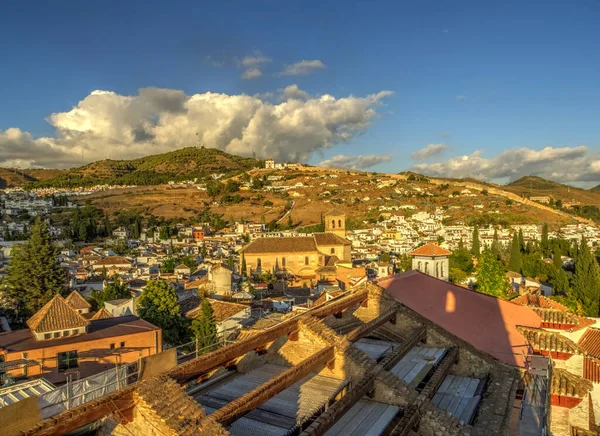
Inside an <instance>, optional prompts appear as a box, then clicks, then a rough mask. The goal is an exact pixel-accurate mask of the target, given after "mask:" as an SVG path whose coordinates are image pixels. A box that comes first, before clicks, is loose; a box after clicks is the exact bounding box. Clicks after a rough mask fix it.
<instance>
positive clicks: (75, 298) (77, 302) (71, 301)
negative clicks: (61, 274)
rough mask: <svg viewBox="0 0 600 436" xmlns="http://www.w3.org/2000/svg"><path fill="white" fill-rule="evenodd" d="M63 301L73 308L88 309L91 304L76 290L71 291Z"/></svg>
mask: <svg viewBox="0 0 600 436" xmlns="http://www.w3.org/2000/svg"><path fill="white" fill-rule="evenodd" d="M65 301H66V302H67V304H68V305H69V306H71V307H72V308H73V309H89V308H90V307H92V305H91V304H90V303H88V302H87V301H86V300H85V298H83V297H82V296H81V294H80V293H79V292H77V291H73V292H71V293H70V294H69V296H68V297H67V298H65Z"/></svg>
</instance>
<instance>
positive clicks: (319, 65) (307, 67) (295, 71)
mask: <svg viewBox="0 0 600 436" xmlns="http://www.w3.org/2000/svg"><path fill="white" fill-rule="evenodd" d="M323 68H326V67H325V64H324V63H323V62H322V61H320V60H318V59H315V60H311V61H307V60H302V61H300V62H296V63H295V64H290V65H286V66H285V68H284V69H283V71H282V72H281V73H279V75H280V76H305V75H307V74H310V73H312V72H313V71H314V70H320V69H323Z"/></svg>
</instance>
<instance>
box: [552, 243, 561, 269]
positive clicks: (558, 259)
mask: <svg viewBox="0 0 600 436" xmlns="http://www.w3.org/2000/svg"><path fill="white" fill-rule="evenodd" d="M552 263H553V264H554V266H555V267H556V269H562V260H561V254H560V247H559V246H558V245H555V246H554V253H553V254H552Z"/></svg>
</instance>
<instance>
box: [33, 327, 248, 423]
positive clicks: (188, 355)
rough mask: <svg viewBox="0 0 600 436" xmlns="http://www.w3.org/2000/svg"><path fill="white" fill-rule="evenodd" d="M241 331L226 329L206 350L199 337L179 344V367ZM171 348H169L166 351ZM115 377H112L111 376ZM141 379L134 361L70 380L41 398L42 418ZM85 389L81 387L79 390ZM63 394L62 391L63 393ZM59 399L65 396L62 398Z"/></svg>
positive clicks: (177, 347)
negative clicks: (104, 380) (91, 385)
mask: <svg viewBox="0 0 600 436" xmlns="http://www.w3.org/2000/svg"><path fill="white" fill-rule="evenodd" d="M239 330H240V329H239V328H231V329H226V330H223V331H222V332H219V333H217V335H216V337H215V338H214V340H215V342H214V343H212V344H209V345H206V346H203V347H200V346H199V345H200V344H201V343H204V340H205V339H206V338H197V339H195V340H193V341H190V342H188V343H185V344H182V345H178V346H176V347H171V348H176V349H177V364H178V365H179V364H182V363H184V362H186V361H188V360H191V359H194V358H197V357H199V356H201V355H202V354H205V353H208V352H211V351H214V350H216V349H218V348H221V347H224V346H226V345H229V344H231V343H233V342H234V340H233V339H230V338H233V337H234V336H235V334H236V333H237V332H239ZM167 349H168V348H167ZM113 374H114V375H115V376H112V377H111V375H113ZM139 376H140V362H139V361H138V362H133V363H128V364H122V365H117V366H115V369H111V370H108V371H104V372H101V373H99V374H95V375H93V376H90V377H87V378H85V379H81V380H77V381H71V380H70V378H68V379H67V383H66V384H65V385H64V386H61V387H59V388H57V389H55V390H52V391H50V392H47V393H45V394H43V395H40V396H39V398H40V409H41V414H42V418H44V419H46V418H49V417H51V416H54V415H56V414H58V413H60V412H62V411H63V410H68V409H71V408H72V407H75V406H80V405H82V404H84V403H87V402H89V401H92V400H94V399H97V398H99V397H101V396H103V395H106V394H109V393H112V392H117V391H119V390H121V389H124V388H125V387H127V386H131V385H135V384H136V383H138V381H139ZM102 378H105V379H108V380H110V381H108V382H107V383H104V384H102V385H101V386H97V387H93V388H91V389H85V387H83V386H85V385H86V384H90V383H94V381H96V382H97V381H98V380H101V379H102ZM80 386H82V387H80ZM80 389H81V390H84V391H82V392H81V393H78V394H77V395H73V391H74V390H80ZM61 391H62V392H61ZM60 397H66V398H64V399H60Z"/></svg>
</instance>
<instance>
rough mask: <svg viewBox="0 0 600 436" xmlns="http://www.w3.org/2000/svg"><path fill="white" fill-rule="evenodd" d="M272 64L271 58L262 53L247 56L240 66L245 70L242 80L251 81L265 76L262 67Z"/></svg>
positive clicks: (239, 63)
mask: <svg viewBox="0 0 600 436" xmlns="http://www.w3.org/2000/svg"><path fill="white" fill-rule="evenodd" d="M269 62H271V58H268V57H267V56H265V55H263V54H262V53H261V52H260V51H257V52H255V53H254V54H253V55H250V56H245V57H244V58H242V59H241V60H240V61H238V65H239V66H240V67H242V68H244V71H243V72H242V79H246V80H251V79H257V78H259V77H261V76H262V75H263V73H262V66H263V65H264V64H267V63H269Z"/></svg>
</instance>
